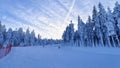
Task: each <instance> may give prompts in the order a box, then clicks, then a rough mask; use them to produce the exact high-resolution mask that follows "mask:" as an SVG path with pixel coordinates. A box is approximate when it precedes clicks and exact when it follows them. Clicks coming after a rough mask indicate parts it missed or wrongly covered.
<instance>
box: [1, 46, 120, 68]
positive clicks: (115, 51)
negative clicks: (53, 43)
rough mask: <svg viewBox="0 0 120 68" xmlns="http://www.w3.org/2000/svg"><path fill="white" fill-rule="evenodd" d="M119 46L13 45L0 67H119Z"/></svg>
mask: <svg viewBox="0 0 120 68" xmlns="http://www.w3.org/2000/svg"><path fill="white" fill-rule="evenodd" d="M119 58H120V49H119V48H79V47H61V48H60V49H58V48H57V47H49V46H47V47H44V48H43V47H40V46H38V47H37V46H36V47H14V48H12V51H11V53H10V54H9V55H7V56H6V57H4V58H2V59H0V68H119V64H120V61H119Z"/></svg>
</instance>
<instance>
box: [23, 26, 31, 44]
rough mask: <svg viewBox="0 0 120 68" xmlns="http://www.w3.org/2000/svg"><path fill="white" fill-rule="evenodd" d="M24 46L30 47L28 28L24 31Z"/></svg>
mask: <svg viewBox="0 0 120 68" xmlns="http://www.w3.org/2000/svg"><path fill="white" fill-rule="evenodd" d="M24 45H25V46H30V31H29V28H28V29H27V30H26V33H25V37H24Z"/></svg>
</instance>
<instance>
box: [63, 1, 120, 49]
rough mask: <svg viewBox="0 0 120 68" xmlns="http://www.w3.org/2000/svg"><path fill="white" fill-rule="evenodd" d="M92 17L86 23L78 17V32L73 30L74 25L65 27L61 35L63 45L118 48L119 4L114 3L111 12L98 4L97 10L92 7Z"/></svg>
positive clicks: (119, 28) (119, 37)
mask: <svg viewBox="0 0 120 68" xmlns="http://www.w3.org/2000/svg"><path fill="white" fill-rule="evenodd" d="M92 12H93V13H92V16H88V20H87V22H83V21H82V19H81V18H80V16H78V30H76V31H75V30H74V24H73V23H72V21H71V23H70V24H69V25H68V26H67V27H66V30H65V31H64V33H63V35H62V39H63V41H64V43H70V44H72V45H76V46H85V47H86V46H90V47H96V46H103V47H106V46H107V47H119V46H120V4H119V3H118V2H116V3H115V7H114V9H113V11H112V10H111V9H110V8H109V7H108V9H107V10H105V8H104V6H103V5H102V4H101V3H99V4H98V9H97V8H96V6H94V7H93V11H92Z"/></svg>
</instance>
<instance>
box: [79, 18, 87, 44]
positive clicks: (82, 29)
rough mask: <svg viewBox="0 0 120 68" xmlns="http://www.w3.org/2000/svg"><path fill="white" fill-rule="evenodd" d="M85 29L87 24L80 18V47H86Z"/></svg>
mask: <svg viewBox="0 0 120 68" xmlns="http://www.w3.org/2000/svg"><path fill="white" fill-rule="evenodd" d="M84 27H85V23H84V22H83V21H82V20H81V19H80V16H78V33H79V35H80V40H79V41H80V46H84V43H85V42H84V33H85V32H84Z"/></svg>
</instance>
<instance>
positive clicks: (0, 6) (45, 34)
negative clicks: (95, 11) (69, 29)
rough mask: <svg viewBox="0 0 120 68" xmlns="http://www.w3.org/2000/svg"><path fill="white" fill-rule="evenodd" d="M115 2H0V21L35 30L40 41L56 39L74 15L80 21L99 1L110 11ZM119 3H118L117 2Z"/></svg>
mask: <svg viewBox="0 0 120 68" xmlns="http://www.w3.org/2000/svg"><path fill="white" fill-rule="evenodd" d="M116 1H118V0H0V20H1V21H2V24H4V25H6V27H7V29H8V28H10V27H11V28H13V29H16V28H19V27H22V28H23V29H24V30H26V29H27V28H29V29H30V30H35V33H36V35H37V34H40V35H41V37H42V38H53V39H60V38H61V36H62V33H63V31H64V30H65V28H66V26H67V25H68V24H69V23H70V20H73V23H74V24H75V29H76V28H77V26H76V25H77V16H78V15H80V16H81V18H82V19H83V21H86V20H87V17H88V15H91V14H92V8H93V6H94V5H96V6H97V4H98V3H99V2H101V3H102V4H103V5H104V7H105V8H107V7H108V6H109V7H110V8H111V9H113V7H114V3H115V2H116ZM118 2H119V3H120V0H119V1H118Z"/></svg>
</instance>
